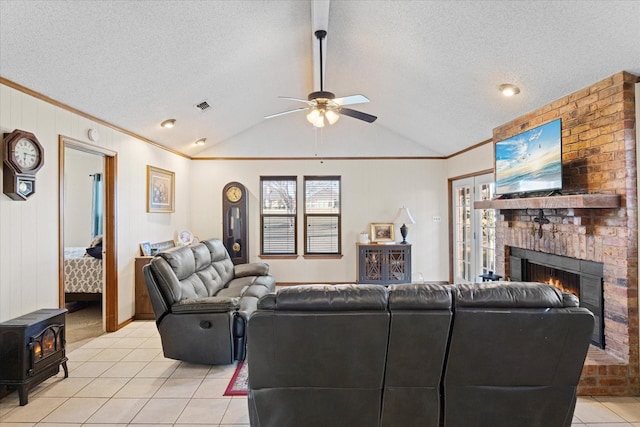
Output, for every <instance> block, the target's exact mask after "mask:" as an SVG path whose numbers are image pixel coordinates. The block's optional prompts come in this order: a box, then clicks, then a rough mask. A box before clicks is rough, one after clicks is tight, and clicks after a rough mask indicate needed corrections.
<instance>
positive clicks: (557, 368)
mask: <svg viewBox="0 0 640 427" xmlns="http://www.w3.org/2000/svg"><path fill="white" fill-rule="evenodd" d="M454 294H455V310H454V312H455V314H454V321H453V326H452V330H451V338H450V344H449V354H448V359H447V366H446V370H445V375H444V402H445V407H444V412H445V418H444V420H445V422H444V425H445V426H468V425H474V423H476V422H477V420H482V425H501V424H503V423H504V420H509V422H510V423H511V425H522V426H542V425H545V426H546V425H557V426H564V425H570V423H571V415H572V413H573V405H574V403H575V393H576V387H577V384H578V381H579V378H580V372H581V370H582V366H583V363H584V360H585V357H586V354H587V349H588V347H589V343H590V340H591V334H592V332H593V315H592V314H591V312H589V311H588V310H586V309H584V308H579V307H575V306H573V299H572V298H566V297H565V296H564V295H562V292H560V291H557V290H556V289H554V288H553V287H551V286H549V285H546V284H542V283H518V282H509V283H494V284H487V285H459V286H456V287H455V291H454ZM495 402H501V404H500V405H496V404H495ZM567 423H569V424H567Z"/></svg>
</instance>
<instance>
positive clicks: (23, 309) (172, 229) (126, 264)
mask: <svg viewBox="0 0 640 427" xmlns="http://www.w3.org/2000/svg"><path fill="white" fill-rule="evenodd" d="M16 128H17V129H23V130H26V131H29V132H33V133H34V134H35V135H36V137H37V138H38V140H39V141H40V143H41V144H42V145H43V147H44V150H45V156H44V159H45V162H44V166H43V168H42V169H41V170H40V171H39V172H38V174H37V178H36V179H37V187H36V194H34V195H33V196H32V197H30V198H29V199H28V200H27V201H13V200H11V199H9V198H8V197H7V196H5V195H4V194H2V195H0V321H4V320H7V319H11V318H14V317H17V316H20V315H22V314H25V313H28V312H30V311H33V310H37V309H39V308H43V307H57V306H58V197H59V196H58V155H59V153H58V136H59V135H64V136H67V137H71V138H74V139H77V140H80V141H84V142H87V143H88V142H89V141H88V140H87V137H86V135H87V131H88V130H89V129H90V128H95V129H98V131H99V133H100V140H99V142H98V143H97V145H99V146H101V147H103V148H108V149H109V150H112V151H115V152H116V153H117V155H118V182H117V200H116V203H117V215H118V219H117V239H118V241H117V252H118V253H117V259H118V276H119V285H118V305H119V311H118V322H119V323H121V322H124V321H126V320H128V319H129V318H131V317H132V316H133V313H134V276H133V274H134V272H133V264H134V258H135V257H136V256H137V255H138V250H139V249H138V245H139V243H140V242H142V241H151V242H154V241H162V240H168V239H172V238H174V236H175V233H176V231H177V230H178V229H181V228H187V227H188V225H189V224H188V221H189V217H190V200H191V195H190V189H189V188H190V187H189V184H190V179H189V165H190V161H189V160H188V159H186V158H183V157H180V156H177V155H175V154H172V153H170V152H168V151H166V150H162V149H158V148H156V147H154V146H152V145H150V144H147V143H145V142H143V141H140V140H137V139H135V138H133V137H131V136H128V135H126V134H123V133H121V132H118V131H115V130H113V129H111V128H108V127H105V126H102V125H100V124H98V123H95V122H93V121H91V120H88V119H85V118H83V117H81V116H79V115H77V114H74V113H71V112H69V111H67V110H64V109H62V108H59V107H57V106H55V105H52V104H49V103H47V102H44V101H41V100H38V99H36V98H34V97H32V96H30V95H27V94H24V93H22V92H20V91H17V90H15V89H13V88H10V87H8V86H5V85H0V130H1V131H2V132H11V131H13V130H14V129H16ZM147 164H151V165H153V166H157V167H160V168H163V169H168V170H172V171H174V172H175V173H176V212H175V213H173V214H159V213H154V214H149V213H146V207H145V203H146V197H145V194H146V193H145V191H146V190H145V186H146V165H147ZM0 180H1V178H0Z"/></svg>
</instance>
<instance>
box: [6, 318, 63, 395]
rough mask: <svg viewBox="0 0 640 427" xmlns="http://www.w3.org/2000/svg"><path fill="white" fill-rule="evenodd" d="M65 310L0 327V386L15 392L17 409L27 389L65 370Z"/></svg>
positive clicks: (7, 322) (19, 319) (17, 320)
mask: <svg viewBox="0 0 640 427" xmlns="http://www.w3.org/2000/svg"><path fill="white" fill-rule="evenodd" d="M66 313H67V309H65V308H62V309H56V308H54V309H42V310H38V311H34V312H33V313H29V314H25V315H24V316H21V317H17V318H15V319H12V320H8V321H6V322H3V323H0V386H3V387H7V388H8V389H10V390H15V389H18V395H19V398H20V406H24V405H26V404H27V403H28V401H29V389H30V388H31V387H33V386H35V385H37V384H39V383H41V382H42V381H44V380H46V379H47V378H49V377H52V376H54V375H57V374H58V372H60V365H62V367H63V369H64V377H65V378H67V377H68V376H69V371H68V370H67V360H68V359H67V358H66V356H65V338H64V332H65V331H64V327H65V314H66Z"/></svg>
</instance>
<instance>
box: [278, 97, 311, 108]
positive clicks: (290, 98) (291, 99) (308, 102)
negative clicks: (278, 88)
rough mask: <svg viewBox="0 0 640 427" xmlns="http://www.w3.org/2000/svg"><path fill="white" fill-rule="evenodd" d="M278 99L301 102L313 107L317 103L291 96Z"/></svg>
mask: <svg viewBox="0 0 640 427" xmlns="http://www.w3.org/2000/svg"><path fill="white" fill-rule="evenodd" d="M278 98H280V99H288V100H290V101H300V102H304V103H305V104H307V105H311V106H313V105H315V103H314V102H313V101H308V100H306V99H300V98H292V97H290V96H279V97H278Z"/></svg>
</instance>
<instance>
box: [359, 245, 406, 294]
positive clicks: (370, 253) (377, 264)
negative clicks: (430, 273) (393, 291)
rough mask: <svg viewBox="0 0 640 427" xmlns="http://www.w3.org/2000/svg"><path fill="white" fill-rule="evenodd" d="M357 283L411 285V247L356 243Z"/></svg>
mask: <svg viewBox="0 0 640 427" xmlns="http://www.w3.org/2000/svg"><path fill="white" fill-rule="evenodd" d="M357 246H358V266H357V273H358V278H357V282H358V283H367V284H375V285H393V284H397V283H411V245H402V244H394V245H379V244H361V243H358V244H357Z"/></svg>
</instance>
